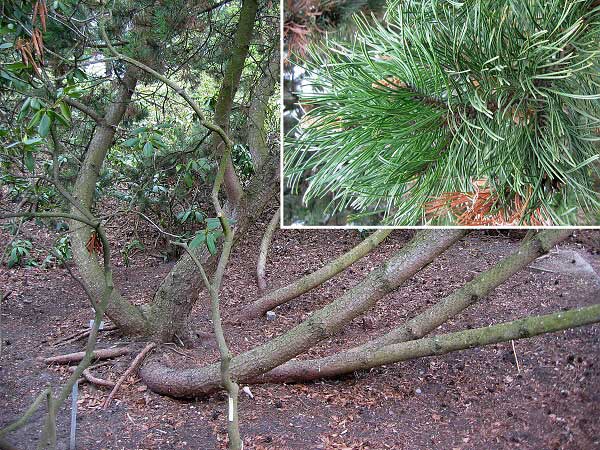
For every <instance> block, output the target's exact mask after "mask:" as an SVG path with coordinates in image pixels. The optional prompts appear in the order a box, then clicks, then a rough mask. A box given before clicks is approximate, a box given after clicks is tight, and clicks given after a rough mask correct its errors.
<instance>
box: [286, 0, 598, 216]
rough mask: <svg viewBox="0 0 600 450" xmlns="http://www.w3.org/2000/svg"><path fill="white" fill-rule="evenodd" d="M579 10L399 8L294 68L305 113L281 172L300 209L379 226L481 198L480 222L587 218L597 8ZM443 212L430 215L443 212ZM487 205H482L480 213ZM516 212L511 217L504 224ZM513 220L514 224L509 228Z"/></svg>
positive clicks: (594, 139) (594, 196)
mask: <svg viewBox="0 0 600 450" xmlns="http://www.w3.org/2000/svg"><path fill="white" fill-rule="evenodd" d="M592 3H593V2H591V1H570V2H564V1H562V0H561V1H558V0H554V1H539V0H529V1H502V2H488V1H480V0H470V1H465V2H447V1H431V0H430V1H402V2H399V3H397V4H396V5H391V6H390V7H389V10H388V14H387V16H386V22H383V23H374V22H373V21H369V22H367V20H366V19H360V20H358V21H357V26H358V28H359V31H358V35H357V37H356V38H355V39H352V40H350V41H341V42H338V41H330V42H327V43H326V45H322V46H320V47H318V48H314V49H313V50H312V51H311V60H310V62H308V63H307V65H308V68H309V70H310V72H311V77H312V78H311V83H312V87H313V90H314V92H312V93H304V94H303V95H302V99H301V101H302V102H304V104H306V105H310V107H311V108H313V109H312V110H311V111H310V112H309V113H308V115H307V116H306V117H305V119H304V124H305V126H304V127H303V128H302V132H301V134H300V135H299V136H298V137H297V139H295V140H291V141H290V142H288V145H287V148H286V152H285V170H286V176H287V180H288V183H291V184H292V185H296V184H297V183H298V182H299V181H300V180H301V179H302V176H303V174H305V173H306V171H309V172H310V173H311V175H310V178H309V187H308V189H307V190H306V192H305V194H304V195H305V198H306V199H311V198H318V197H321V196H324V195H327V194H328V193H331V192H332V193H333V195H334V200H333V202H332V204H331V209H332V210H334V211H335V210H341V209H343V208H346V207H352V208H354V209H355V210H356V211H358V212H359V215H362V214H367V215H368V214H373V213H383V214H384V215H385V218H384V222H385V223H391V224H403V225H417V224H421V223H456V221H457V216H458V215H459V213H458V212H456V211H450V212H449V213H447V214H431V215H426V208H427V206H428V205H431V204H432V203H431V202H434V201H435V200H436V199H437V200H438V201H439V200H440V199H441V200H443V199H445V198H451V196H452V195H455V196H456V195H458V194H465V195H471V196H473V195H474V194H476V193H480V192H484V193H486V195H488V194H489V196H490V198H491V200H490V203H489V204H488V206H490V211H488V214H487V218H488V219H489V218H490V217H491V218H492V219H490V221H491V222H492V223H493V222H496V223H497V222H500V221H501V219H502V218H504V220H505V222H508V221H509V219H508V216H511V212H514V213H515V214H514V215H513V217H512V220H513V222H514V223H513V224H518V223H532V224H536V223H553V224H576V223H579V222H578V220H581V217H577V214H580V215H581V214H583V215H586V216H587V219H586V220H588V221H589V220H594V219H595V217H594V215H596V214H597V211H598V209H599V206H600V200H599V197H598V193H597V192H595V191H594V189H593V185H592V179H593V175H594V174H597V173H598V165H597V159H598V149H599V146H598V140H599V136H598V128H599V127H600V101H599V99H600V7H593V6H592ZM442 203H443V201H441V202H440V203H434V206H435V208H434V209H435V210H436V211H435V213H439V212H440V211H442V212H443V210H444V208H443V206H442ZM492 203H493V204H492ZM515 211H516V212H515ZM517 213H519V214H517Z"/></svg>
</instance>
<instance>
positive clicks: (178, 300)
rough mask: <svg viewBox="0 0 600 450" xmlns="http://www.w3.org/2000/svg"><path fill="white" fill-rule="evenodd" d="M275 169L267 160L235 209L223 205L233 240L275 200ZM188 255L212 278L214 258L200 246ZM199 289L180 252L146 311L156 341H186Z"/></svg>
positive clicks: (193, 267) (195, 271)
mask: <svg viewBox="0 0 600 450" xmlns="http://www.w3.org/2000/svg"><path fill="white" fill-rule="evenodd" d="M278 169H279V164H278V160H277V158H275V157H271V158H269V159H267V160H266V161H265V164H264V165H263V166H262V167H261V169H260V171H259V172H258V173H256V174H255V175H254V176H253V178H252V181H251V182H250V184H249V185H248V186H247V188H246V189H245V191H244V195H243V196H242V198H241V200H240V202H239V204H238V205H237V206H235V205H232V204H231V203H228V204H227V205H226V206H225V210H226V212H227V217H228V218H229V219H230V221H231V222H233V223H234V224H235V226H234V231H235V232H234V236H235V240H236V241H237V240H238V239H240V238H241V237H242V236H243V235H244V234H245V233H246V231H247V230H248V229H249V227H251V226H252V225H253V224H254V222H255V221H256V219H257V218H258V217H259V216H260V215H261V214H262V213H263V211H264V210H265V208H267V207H269V206H270V205H272V204H273V202H274V201H275V200H276V193H277V188H278V187H279V170H278ZM191 252H193V253H194V256H196V258H197V259H198V261H199V262H200V263H201V264H202V265H203V266H204V270H205V271H206V273H207V275H208V276H209V277H210V276H212V274H213V273H214V270H215V268H216V264H217V258H216V257H213V256H212V255H210V253H209V252H208V250H207V249H206V248H204V247H198V248H196V249H194V250H191ZM201 288H202V281H201V279H200V277H199V276H198V269H197V267H196V265H195V263H194V261H193V260H192V258H191V257H190V256H189V254H188V253H184V254H183V255H182V256H181V258H180V259H179V260H178V261H177V263H176V264H175V266H174V267H173V269H171V271H170V272H169V273H168V274H167V276H166V277H165V278H164V279H163V281H162V283H161V284H160V286H159V288H158V290H157V291H156V294H155V295H154V299H153V301H152V303H151V304H150V305H148V306H147V309H146V315H147V317H148V321H149V323H150V324H151V329H152V333H153V334H154V335H155V336H156V337H157V339H158V340H159V341H163V342H165V341H170V340H172V339H173V336H175V335H177V336H178V337H179V338H181V339H182V340H184V341H185V340H186V336H187V335H188V334H189V325H188V318H189V315H190V312H191V310H192V307H193V306H194V304H195V303H196V301H197V300H198V292H200V289H201Z"/></svg>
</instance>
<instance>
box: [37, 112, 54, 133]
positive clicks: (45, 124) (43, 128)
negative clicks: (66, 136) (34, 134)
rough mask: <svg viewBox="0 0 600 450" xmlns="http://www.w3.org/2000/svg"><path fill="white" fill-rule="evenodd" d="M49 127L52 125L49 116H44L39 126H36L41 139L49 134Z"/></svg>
mask: <svg viewBox="0 0 600 450" xmlns="http://www.w3.org/2000/svg"><path fill="white" fill-rule="evenodd" d="M50 125H52V120H50V116H49V115H48V114H44V115H43V116H42V119H41V120H40V124H39V125H38V133H39V135H40V136H41V137H46V136H48V133H50Z"/></svg>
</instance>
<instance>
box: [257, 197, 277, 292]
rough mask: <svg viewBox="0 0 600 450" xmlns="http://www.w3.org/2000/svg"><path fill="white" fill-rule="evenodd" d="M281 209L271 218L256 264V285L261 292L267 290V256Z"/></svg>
mask: <svg viewBox="0 0 600 450" xmlns="http://www.w3.org/2000/svg"><path fill="white" fill-rule="evenodd" d="M280 212H281V207H279V208H277V211H275V213H274V214H273V217H271V220H270V221H269V224H268V225H267V229H266V230H265V233H264V234H263V238H262V241H261V242H260V250H259V252H258V262H257V263H256V284H257V285H258V290H259V292H264V291H265V290H266V289H267V275H266V268H267V254H268V253H269V247H270V246H271V241H272V240H273V234H274V233H275V230H276V229H277V225H279V213H280Z"/></svg>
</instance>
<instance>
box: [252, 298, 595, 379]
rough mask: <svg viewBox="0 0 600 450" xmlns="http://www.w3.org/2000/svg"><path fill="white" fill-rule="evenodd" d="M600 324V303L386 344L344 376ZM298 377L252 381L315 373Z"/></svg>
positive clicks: (359, 355)
mask: <svg viewBox="0 0 600 450" xmlns="http://www.w3.org/2000/svg"><path fill="white" fill-rule="evenodd" d="M597 322H600V304H598V305H593V306H588V307H584V308H577V309H571V310H567V311H561V312H557V313H554V314H547V315H544V316H533V317H527V318H525V319H520V320H515V321H512V322H505V323H501V324H498V325H491V326H488V327H482V328H475V329H472V330H464V331H458V332H456V333H448V334H442V335H439V336H433V337H430V338H423V339H417V340H414V341H408V342H402V343H399V344H392V345H386V346H384V347H381V348H379V349H378V350H375V351H361V352H354V353H352V354H348V355H347V357H348V358H349V359H348V360H347V361H346V364H345V372H344V373H351V372H354V371H357V370H366V369H371V368H373V367H378V366H382V365H385V364H393V363H398V362H401V361H407V360H409V359H416V358H423V357H426V356H437V355H444V354H446V353H449V352H454V351H457V350H464V349H468V348H473V347H482V346H484V345H490V344H497V343H499V342H506V341H510V340H516V339H525V338H529V337H533V336H537V335H540V334H545V333H552V332H556V331H561V330H566V329H568V328H574V327H580V326H583V325H590V324H593V323H597ZM288 375H289V376H288ZM298 375H300V374H298V373H289V374H287V373H286V372H285V371H283V370H281V371H278V372H270V373H267V374H265V375H263V376H261V377H256V378H254V379H252V380H250V381H251V382H253V383H284V382H289V380H290V379H293V380H298V379H302V380H311V379H313V377H312V371H311V372H309V373H307V377H306V378H304V377H302V378H300V377H299V376H298ZM246 381H248V380H246Z"/></svg>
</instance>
